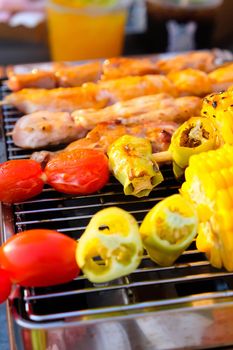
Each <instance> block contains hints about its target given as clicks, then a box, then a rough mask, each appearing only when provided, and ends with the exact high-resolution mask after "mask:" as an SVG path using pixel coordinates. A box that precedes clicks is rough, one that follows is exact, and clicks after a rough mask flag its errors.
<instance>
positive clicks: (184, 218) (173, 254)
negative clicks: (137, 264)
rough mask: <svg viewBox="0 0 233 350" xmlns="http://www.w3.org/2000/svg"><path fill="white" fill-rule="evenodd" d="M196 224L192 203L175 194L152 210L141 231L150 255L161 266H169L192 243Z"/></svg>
mask: <svg viewBox="0 0 233 350" xmlns="http://www.w3.org/2000/svg"><path fill="white" fill-rule="evenodd" d="M197 225H198V219H197V214H196V211H195V209H194V207H193V206H192V204H191V203H190V202H189V201H188V200H187V199H185V198H183V197H182V196H181V195H180V194H174V195H172V196H170V197H167V198H165V199H164V200H162V201H161V202H159V203H158V204H156V205H155V206H154V207H153V208H152V209H151V210H150V211H149V213H148V214H147V215H146V217H145V218H144V220H143V222H142V224H141V226H140V229H139V231H140V233H141V236H142V241H143V245H144V247H145V249H146V250H147V252H148V254H149V256H150V258H151V259H152V260H153V261H155V262H156V263H157V264H159V265H161V266H169V265H172V264H173V263H174V261H175V260H176V259H177V258H178V257H179V256H180V255H181V254H182V253H183V251H184V250H185V249H186V248H187V247H188V246H189V245H190V244H191V242H192V240H193V238H194V237H195V235H196V232H197Z"/></svg>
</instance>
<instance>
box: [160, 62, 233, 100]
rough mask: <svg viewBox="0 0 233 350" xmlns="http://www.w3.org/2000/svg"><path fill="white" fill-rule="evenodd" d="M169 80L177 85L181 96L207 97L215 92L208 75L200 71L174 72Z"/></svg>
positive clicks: (170, 74) (191, 69)
mask: <svg viewBox="0 0 233 350" xmlns="http://www.w3.org/2000/svg"><path fill="white" fill-rule="evenodd" d="M167 78H168V79H170V80H171V81H172V83H173V84H174V85H175V87H176V89H177V91H178V94H179V95H180V96H181V95H192V96H205V95H207V94H209V93H210V92H212V91H213V90H212V85H211V80H210V78H209V77H208V75H207V74H206V73H205V72H202V71H201V70H198V69H193V68H187V69H184V70H181V71H178V72H175V71H174V72H171V73H169V74H168V75H167ZM232 81H233V79H232Z"/></svg>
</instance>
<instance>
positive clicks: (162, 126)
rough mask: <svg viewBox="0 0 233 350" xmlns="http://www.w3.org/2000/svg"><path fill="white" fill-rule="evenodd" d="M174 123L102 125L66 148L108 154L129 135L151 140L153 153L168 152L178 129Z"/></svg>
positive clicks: (67, 149)
mask: <svg viewBox="0 0 233 350" xmlns="http://www.w3.org/2000/svg"><path fill="white" fill-rule="evenodd" d="M178 125H179V124H177V123H173V122H168V123H166V122H160V123H158V122H152V121H151V122H147V123H145V124H138V123H134V124H129V125H123V124H117V123H114V122H112V123H100V124H98V125H97V126H96V127H95V128H94V129H93V130H91V131H90V132H89V133H88V134H87V136H86V137H85V138H83V139H80V140H77V141H74V142H72V143H71V144H70V145H68V146H67V147H66V148H65V151H72V150H74V149H77V148H95V149H99V150H102V151H103V152H107V149H108V147H109V145H110V144H112V143H113V142H114V141H115V140H117V139H118V138H119V137H121V136H123V135H126V134H129V135H133V136H137V137H142V138H146V139H149V140H150V141H151V143H152V148H153V152H162V151H166V150H167V149H168V147H169V145H170V141H171V137H172V135H173V133H174V131H175V130H176V129H177V128H178Z"/></svg>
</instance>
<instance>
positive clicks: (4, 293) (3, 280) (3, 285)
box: [0, 268, 12, 304]
mask: <svg viewBox="0 0 233 350" xmlns="http://www.w3.org/2000/svg"><path fill="white" fill-rule="evenodd" d="M11 287H12V284H11V281H10V277H9V274H8V272H7V271H5V270H3V269H1V268H0V304H1V303H3V302H4V301H6V299H7V298H8V296H9V295H10V292H11Z"/></svg>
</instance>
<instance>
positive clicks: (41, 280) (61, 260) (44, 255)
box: [0, 229, 80, 287]
mask: <svg viewBox="0 0 233 350" xmlns="http://www.w3.org/2000/svg"><path fill="white" fill-rule="evenodd" d="M76 248H77V242H76V241H75V240H74V239H72V238H70V237H67V236H66V235H64V234H62V233H59V232H57V231H52V230H45V229H35V230H28V231H24V232H21V233H18V234H16V235H14V236H12V237H11V238H10V239H9V240H8V241H6V242H5V243H4V244H3V245H2V247H1V249H0V265H1V266H2V268H3V269H5V270H6V271H7V272H8V273H9V276H10V279H11V281H12V282H13V283H17V284H19V285H21V286H28V287H42V286H51V285H56V284H61V283H65V282H69V281H70V280H72V279H73V278H75V277H76V276H77V275H78V274H79V271H80V270H79V267H78V265H77V263H76V260H75V251H76Z"/></svg>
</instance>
